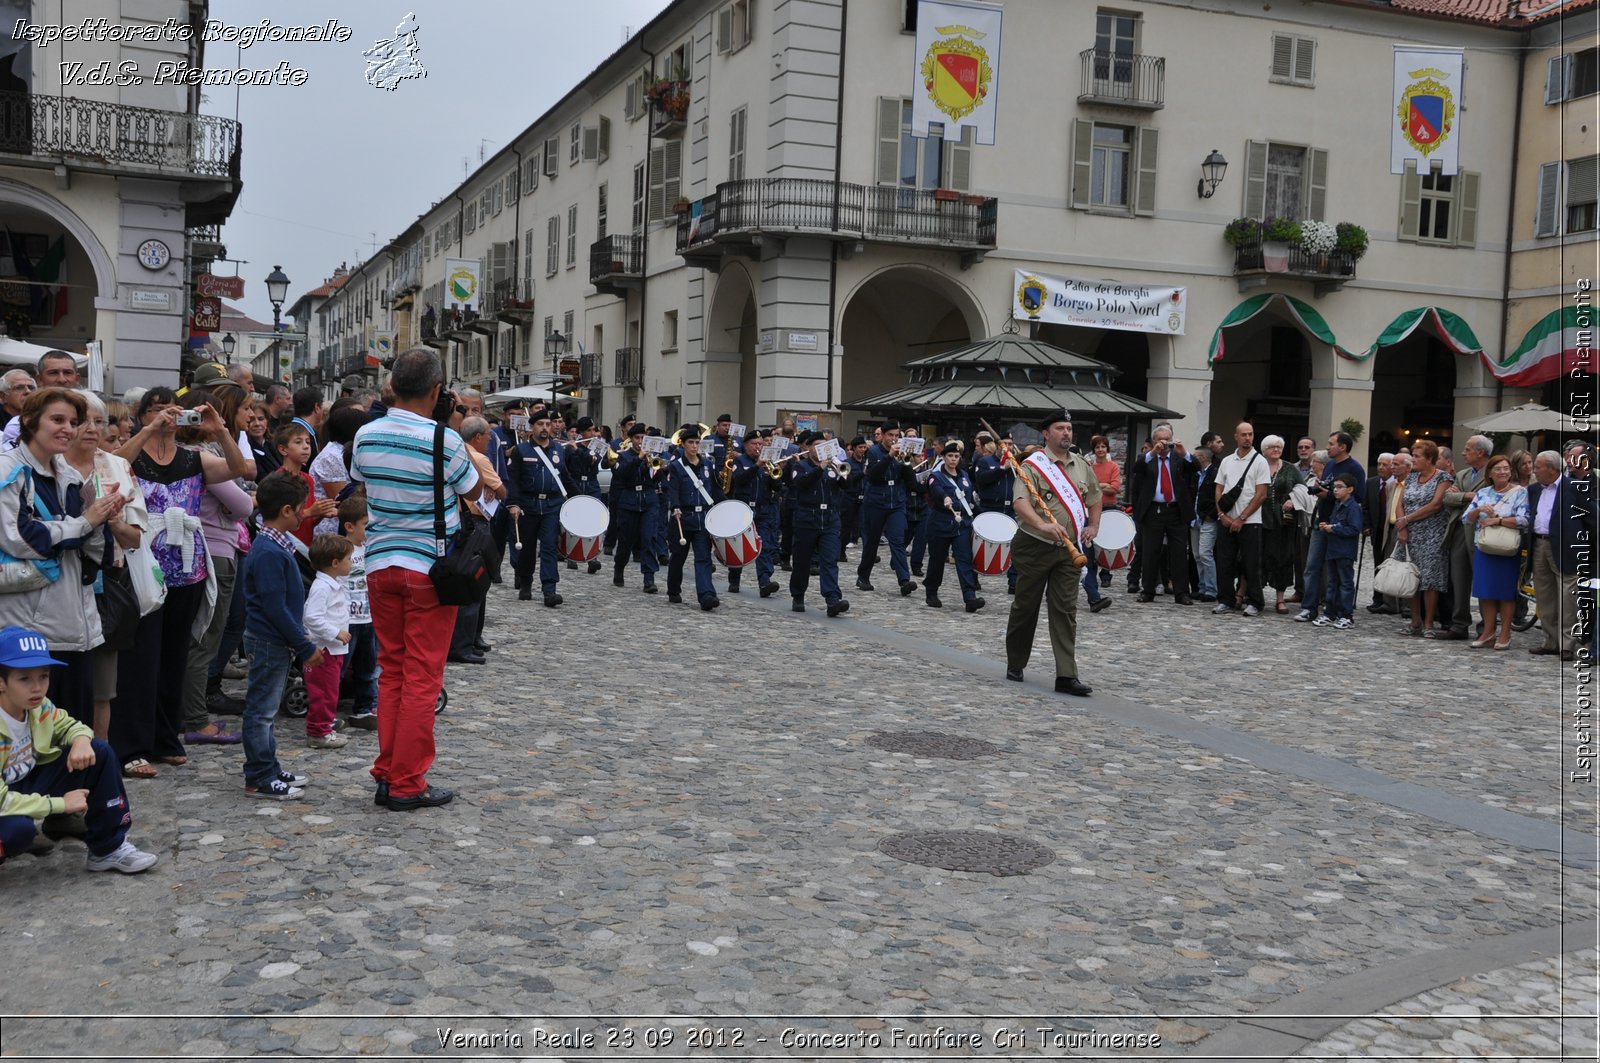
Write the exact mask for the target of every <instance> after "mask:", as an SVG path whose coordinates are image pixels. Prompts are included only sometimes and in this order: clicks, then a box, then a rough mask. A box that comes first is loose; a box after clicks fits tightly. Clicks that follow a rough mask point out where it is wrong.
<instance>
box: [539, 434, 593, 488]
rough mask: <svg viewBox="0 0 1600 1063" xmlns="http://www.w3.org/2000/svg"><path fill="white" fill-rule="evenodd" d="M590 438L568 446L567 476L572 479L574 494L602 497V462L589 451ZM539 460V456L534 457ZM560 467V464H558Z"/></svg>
mask: <svg viewBox="0 0 1600 1063" xmlns="http://www.w3.org/2000/svg"><path fill="white" fill-rule="evenodd" d="M587 444H588V440H579V441H578V445H577V446H574V447H570V448H566V454H567V476H568V477H569V478H570V479H571V481H572V491H573V493H574V494H579V495H590V496H593V497H594V498H599V497H600V463H599V462H598V461H596V460H595V456H594V455H593V454H591V453H589V447H588V445H587ZM533 460H534V461H538V460H539V459H538V458H534V459H533ZM557 468H560V466H557Z"/></svg>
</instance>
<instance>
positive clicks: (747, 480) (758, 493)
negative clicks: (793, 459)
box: [717, 454, 778, 508]
mask: <svg viewBox="0 0 1600 1063" xmlns="http://www.w3.org/2000/svg"><path fill="white" fill-rule="evenodd" d="M721 472H722V466H720V465H719V466H717V473H718V475H719V476H720V475H721ZM728 497H729V498H736V499H738V500H739V501H740V502H743V503H745V504H746V505H748V506H750V507H751V508H754V507H756V506H773V505H777V502H778V496H777V492H776V490H775V485H774V484H773V482H772V477H771V476H769V475H767V470H766V469H765V468H763V467H762V465H761V463H760V462H759V461H756V460H755V459H753V458H750V457H747V456H746V455H744V454H740V455H739V456H738V457H736V458H734V459H733V476H732V478H731V479H730V480H729V481H728Z"/></svg>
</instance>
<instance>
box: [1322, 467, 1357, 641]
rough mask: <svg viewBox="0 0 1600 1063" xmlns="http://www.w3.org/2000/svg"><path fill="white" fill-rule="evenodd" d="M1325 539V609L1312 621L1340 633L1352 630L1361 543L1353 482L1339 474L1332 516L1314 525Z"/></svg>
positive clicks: (1345, 473) (1336, 478)
mask: <svg viewBox="0 0 1600 1063" xmlns="http://www.w3.org/2000/svg"><path fill="white" fill-rule="evenodd" d="M1317 527H1318V528H1319V529H1321V530H1322V531H1323V532H1324V533H1325V534H1326V535H1327V536H1328V552H1327V554H1325V555H1324V558H1325V560H1326V562H1327V566H1328V574H1329V575H1328V580H1329V584H1330V585H1329V587H1328V607H1327V610H1326V611H1325V612H1324V613H1323V614H1322V616H1320V617H1318V618H1317V620H1316V621H1315V622H1316V623H1317V624H1318V625H1319V626H1323V627H1326V626H1327V625H1328V624H1329V623H1330V622H1331V623H1332V624H1333V626H1334V627H1336V628H1339V629H1340V630H1341V631H1342V630H1345V629H1348V628H1352V627H1355V621H1354V620H1353V619H1352V615H1353V614H1354V612H1355V607H1356V584H1355V565H1356V548H1357V546H1358V545H1359V544H1360V542H1361V527H1362V514H1361V503H1359V502H1358V501H1356V478H1355V477H1354V476H1352V475H1351V474H1350V473H1347V472H1344V473H1340V474H1339V475H1338V476H1335V477H1334V478H1333V512H1332V513H1329V514H1328V519H1327V520H1325V521H1322V522H1321V523H1320V524H1318V525H1317Z"/></svg>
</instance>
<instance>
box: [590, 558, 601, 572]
mask: <svg viewBox="0 0 1600 1063" xmlns="http://www.w3.org/2000/svg"><path fill="white" fill-rule="evenodd" d="M599 571H600V562H598V561H591V562H589V575H591V576H592V575H594V574H595V573H596V572H599Z"/></svg>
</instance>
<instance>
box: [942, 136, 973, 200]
mask: <svg viewBox="0 0 1600 1063" xmlns="http://www.w3.org/2000/svg"><path fill="white" fill-rule="evenodd" d="M976 133H977V131H976V130H975V129H973V128H972V127H971V126H966V127H964V128H963V129H962V130H961V139H960V140H947V141H945V142H944V149H943V153H944V159H943V162H944V172H945V179H946V180H947V181H948V182H949V184H947V185H946V186H945V187H946V188H951V189H954V190H955V191H957V192H965V191H967V190H968V189H969V188H971V187H972V142H973V137H974V136H975V135H976Z"/></svg>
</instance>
